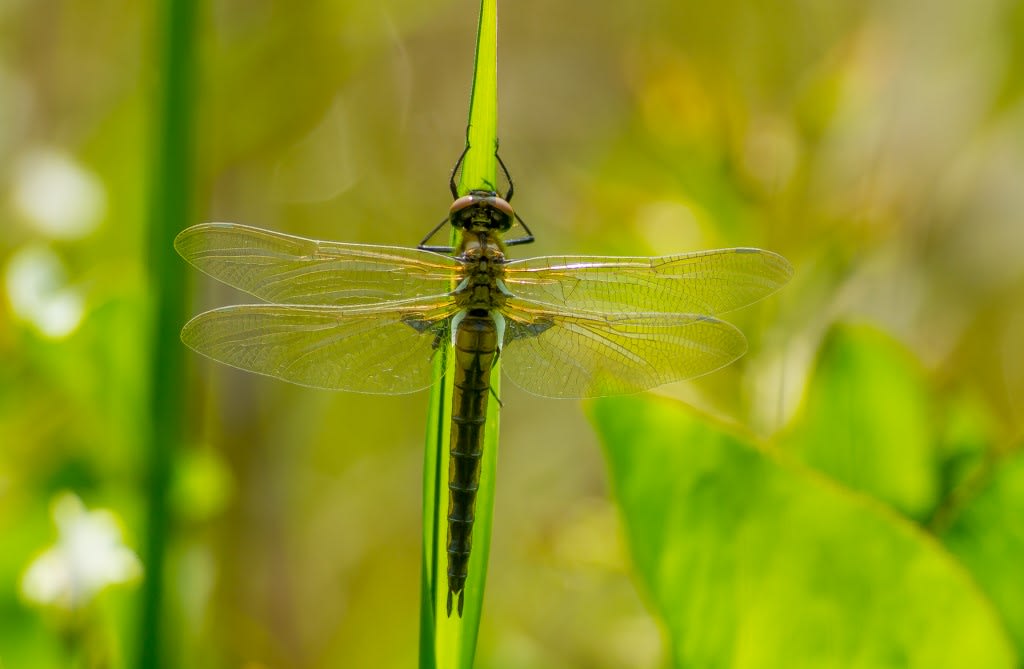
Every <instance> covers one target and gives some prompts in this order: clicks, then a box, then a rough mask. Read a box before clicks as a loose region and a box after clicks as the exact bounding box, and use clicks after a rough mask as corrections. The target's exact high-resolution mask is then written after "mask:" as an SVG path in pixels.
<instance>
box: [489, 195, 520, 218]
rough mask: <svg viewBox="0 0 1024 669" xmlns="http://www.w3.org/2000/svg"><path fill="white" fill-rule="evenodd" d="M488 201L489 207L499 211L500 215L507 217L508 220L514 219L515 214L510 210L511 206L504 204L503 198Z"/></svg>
mask: <svg viewBox="0 0 1024 669" xmlns="http://www.w3.org/2000/svg"><path fill="white" fill-rule="evenodd" d="M489 199H490V205H491V206H492V207H494V208H495V209H497V210H498V211H500V212H501V213H503V214H505V215H506V216H508V218H509V220H512V219H513V218H515V217H516V212H515V211H514V210H513V209H512V205H510V204H509V203H508V202H506V201H505V200H504V199H503V198H500V197H492V198H489Z"/></svg>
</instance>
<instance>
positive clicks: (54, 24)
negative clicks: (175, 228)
mask: <svg viewBox="0 0 1024 669" xmlns="http://www.w3.org/2000/svg"><path fill="white" fill-rule="evenodd" d="M476 9H477V8H476V3H473V2H465V1H463V0H459V1H451V0H446V1H432V0H431V1H425V2H424V1H418V2H413V1H411V0H379V1H378V2H372V3H371V2H359V1H355V0H312V1H309V2H303V3H286V2H281V1H278V0H215V1H213V2H208V3H201V7H200V12H199V17H198V18H199V25H198V35H199V37H198V39H197V41H196V43H195V44H194V48H195V50H196V57H197V62H198V68H199V69H198V76H199V83H198V86H197V91H196V94H195V99H194V101H193V105H192V108H193V110H194V113H195V118H196V124H197V125H196V129H197V137H196V144H195V147H194V149H195V153H196V160H197V164H196V179H195V183H194V193H193V195H194V197H195V200H196V202H197V203H198V207H197V208H198V211H196V214H195V219H194V220H189V221H182V222H181V224H182V226H184V225H186V224H191V223H196V222H200V221H205V220H229V221H236V222H244V223H247V224H250V225H257V226H262V227H267V228H272V229H275V230H281V231H287V232H293V233H296V234H302V235H305V236H310V237H319V238H327V239H338V240H345V241H352V242H364V243H378V244H399V245H413V244H415V243H416V242H417V241H418V240H419V239H420V238H421V237H422V235H423V234H424V233H425V232H426V231H427V230H428V229H429V228H430V227H431V226H432V225H434V224H435V223H436V222H437V221H438V220H440V218H441V217H443V216H444V214H445V212H446V211H447V206H448V200H449V195H448V193H447V187H446V185H447V178H448V174H449V170H450V169H451V166H452V164H453V162H454V160H455V158H456V157H457V156H458V154H459V152H460V150H461V148H462V142H463V137H464V130H465V114H466V109H467V105H468V91H469V85H470V76H471V68H472V62H471V59H472V53H473V39H474V37H475V25H476ZM162 29H163V26H161V25H159V21H158V20H157V14H156V12H155V9H154V7H153V6H152V5H151V4H150V3H142V2H130V1H127V0H100V1H99V2H85V1H84V0H37V1H34V2H29V1H28V0H0V220H2V225H0V269H2V274H0V278H2V292H3V299H2V300H0V356H2V359H3V360H4V361H5V364H3V365H2V366H0V536H2V537H3V547H4V549H3V550H2V551H0V663H3V664H4V666H9V667H44V666H72V662H77V663H79V665H80V666H87V667H92V666H104V667H105V666H112V667H121V666H130V665H131V658H132V657H134V656H135V655H136V651H137V649H136V648H135V644H136V639H137V638H139V635H140V632H139V630H138V629H136V627H137V625H136V621H137V620H138V610H139V601H138V599H139V593H140V592H141V589H140V588H139V587H138V582H139V578H145V577H147V576H152V575H142V576H140V574H139V573H137V570H135V569H133V568H132V565H133V564H134V563H133V562H132V560H131V559H130V557H128V556H127V555H126V554H125V552H124V551H125V550H131V551H134V552H135V553H139V552H141V548H142V543H143V537H144V536H145V527H144V522H145V503H146V495H147V477H146V463H145V454H146V444H145V441H146V438H147V437H146V435H147V434H148V432H147V430H148V426H147V421H148V418H147V416H148V414H147V409H146V406H147V400H148V396H149V392H150V376H149V375H150V371H149V362H148V361H149V359H150V357H149V356H150V351H149V350H148V346H149V341H150V328H151V324H152V320H151V318H152V313H153V308H154V305H153V304H152V297H151V296H152V294H153V289H152V288H153V277H151V276H150V275H149V271H148V270H149V268H148V266H147V263H146V260H145V259H146V253H145V240H146V238H147V235H148V231H147V229H146V220H147V218H146V207H147V200H146V198H147V196H148V193H149V192H150V187H151V185H150V183H149V179H150V178H151V174H152V172H151V170H150V166H151V165H152V163H153V152H154V150H155V147H156V139H155V136H154V135H155V133H156V128H154V109H155V102H154V100H155V97H156V95H157V93H158V91H159V90H160V86H161V81H160V77H159V70H158V69H157V66H156V57H157V48H156V45H158V44H159V43H160V41H161V30H162ZM1022 45H1024V3H1021V2H1019V1H1017V0H979V1H977V2H971V3H967V2H956V1H955V0H942V1H940V2H934V1H926V0H895V1H893V0H885V1H881V0H875V1H869V2H862V1H856V2H854V1H850V0H847V1H841V2H830V3H820V2H810V1H807V0H794V1H792V2H785V3H783V2H774V3H773V2H754V1H751V0H721V1H720V2H716V3H711V4H708V3H697V2H678V1H677V0H636V1H634V2H628V3H620V2H596V3H586V5H585V6H582V5H581V4H580V3H575V2H539V1H536V0H515V1H511V0H510V1H509V2H506V3H504V4H502V5H500V6H499V81H500V84H499V134H500V137H501V138H502V141H503V144H502V155H503V157H504V159H505V161H506V163H507V164H508V165H509V167H510V169H511V170H512V173H513V176H514V177H516V185H517V189H516V193H517V195H516V198H515V204H516V205H517V208H518V211H519V212H520V213H521V215H522V216H523V217H524V219H525V220H527V221H528V222H529V223H530V224H531V226H532V227H533V229H534V230H535V232H537V233H538V242H537V243H536V244H534V245H533V247H530V248H529V253H530V254H537V255H540V254H555V253H570V252H573V253H621V254H662V253H671V252H677V251H683V250H690V249H699V248H712V247H719V246H729V245H749V246H761V247H764V248H768V249H771V250H774V251H778V252H780V253H782V254H783V255H785V256H787V257H788V258H789V259H790V260H791V261H792V262H793V263H794V265H795V266H796V267H797V274H796V276H795V279H794V281H793V283H792V284H791V285H790V286H789V287H787V289H786V290H785V291H783V292H782V293H780V294H779V295H778V296H775V297H772V298H770V299H769V300H767V301H765V302H764V303H762V304H760V305H758V306H755V307H752V308H748V309H746V310H744V311H742V312H739V313H737V314H734V315H730V320H731V321H733V322H735V323H736V324H737V325H739V326H740V327H741V328H742V329H743V330H744V331H745V332H746V333H747V334H748V336H749V339H750V341H751V351H750V353H749V354H748V356H747V357H745V358H744V359H742V360H741V361H740V362H739V363H737V364H735V365H733V366H731V367H730V368H728V369H726V370H723V371H722V372H719V373H717V374H714V375H711V376H709V377H707V378H704V379H700V380H698V381H695V382H692V383H688V384H683V385H680V386H679V387H672V388H668V389H666V390H665V391H664V393H663V394H667V395H670V396H673V397H674V398H675V399H676V400H682V402H683V403H684V404H685V407H688V408H683V407H684V404H679V403H670V404H665V403H664V402H667V400H666V401H660V403H655V404H649V403H648V401H646V400H628V401H624V402H601V403H596V404H595V405H594V406H593V407H592V417H593V420H594V421H595V423H596V425H597V426H598V427H599V428H600V429H601V431H602V434H603V438H602V442H603V443H604V444H605V454H606V456H607V463H610V467H608V466H607V465H606V461H605V460H603V459H602V451H601V448H599V441H598V439H597V437H596V435H595V433H594V431H593V429H592V428H591V427H590V425H589V424H588V422H587V420H586V419H585V417H584V415H583V412H582V411H581V410H580V407H579V405H578V403H572V402H557V401H550V400H542V399H538V398H534V397H530V396H527V395H525V394H524V393H522V392H520V391H518V390H517V389H516V388H514V387H511V386H506V390H505V391H504V396H503V401H504V402H505V410H504V415H503V421H502V423H503V425H502V429H503V439H502V444H503V448H502V453H501V463H500V465H499V468H498V470H499V481H498V488H497V501H496V511H495V532H494V537H493V546H492V552H491V571H490V574H489V582H488V593H487V598H486V606H485V615H484V619H483V628H482V630H481V636H480V647H479V651H478V665H479V666H481V667H492V668H494V669H504V668H513V667H515V668H522V667H537V668H545V667H572V666H579V667H655V666H661V665H662V664H665V663H675V664H677V665H679V666H759V667H760V666H781V665H772V664H771V658H773V657H794V658H800V661H801V662H803V664H800V663H793V664H790V665H789V666H865V667H868V666H870V667H878V666H891V667H900V666H936V665H935V664H929V663H934V662H935V661H936V658H940V659H942V661H945V662H947V663H948V662H950V661H952V660H953V659H955V658H957V657H959V656H957V655H956V654H955V653H953V654H944V653H943V652H942V649H943V645H942V644H944V643H945V644H949V647H950V648H953V647H955V644H956V642H958V641H961V640H964V641H965V643H966V645H965V646H963V647H965V648H981V647H983V648H985V649H986V650H985V652H984V654H982V655H976V656H974V658H975V659H976V660H977V662H974V663H972V664H971V665H970V666H998V667H1009V666H1019V664H1018V663H1019V662H1020V659H1019V658H1020V657H1022V656H1024V577H1022V573H1024V572H1022V571H1021V570H1020V568H1019V564H1018V561H1019V556H1020V555H1021V554H1022V552H1024V521H1022V520H1021V519H1022V518H1024V460H1022V456H1021V448H1020V447H1021V443H1022V434H1021V424H1022V415H1024V414H1022V412H1024V346H1022V344H1021V342H1024V310H1022V309H1021V304H1022V302H1024V223H1022V221H1021V212H1024V188H1022V187H1021V174H1024V66H1022V63H1024V48H1022ZM167 253H172V250H171V249H170V248H168V249H167ZM190 276H191V277H192V279H191V280H192V281H193V282H194V285H195V293H194V294H195V301H194V302H195V303H194V307H195V310H196V311H198V310H199V309H200V308H205V307H209V306H213V305H219V304H225V303H229V302H231V301H241V300H242V299H244V298H242V297H241V296H239V295H237V294H234V293H232V292H231V291H230V290H229V289H226V288H224V287H222V286H218V285H214V284H213V283H212V282H210V281H206V280H204V279H202V278H200V277H198V276H195V273H190ZM186 359H187V360H188V361H189V364H190V368H189V374H190V376H189V385H188V387H187V388H186V389H184V392H186V394H187V398H188V411H187V413H186V414H185V415H182V416H181V421H182V423H183V424H184V425H185V432H186V434H187V435H188V439H187V441H186V443H184V444H182V445H181V447H180V448H179V449H178V450H177V451H176V452H175V454H174V471H173V477H172V487H171V502H172V516H173V522H172V527H171V541H170V544H169V548H168V569H167V575H166V579H167V580H166V582H167V588H168V599H167V602H166V606H165V618H166V621H165V622H166V624H165V634H166V639H167V643H166V644H165V645H166V648H167V652H168V658H167V663H168V666H180V667H204V668H205V667H211V668H219V667H245V668H246V669H257V668H260V667H295V668H299V667H303V668H304V667H334V666H366V667H392V666H393V667H404V666H409V664H410V662H411V661H412V658H414V657H415V656H416V643H417V641H416V635H417V630H418V622H417V619H416V612H417V611H418V597H419V586H418V578H419V564H418V562H419V550H420V531H419V522H420V508H419V506H420V501H419V500H420V496H419V495H420V493H419V488H420V481H421V463H422V451H421V449H422V440H423V430H424V419H425V408H426V395H425V394H419V395H413V396H407V397H392V398H387V397H368V396H360V395H350V394H331V393H326V392H318V391H313V390H307V389H302V388H298V387H292V386H288V385H286V384H282V383H279V382H276V381H273V380H269V379H264V378H258V377H254V376H248V375H245V374H243V373H240V372H235V371H233V370H229V369H225V368H221V367H216V366H212V365H210V364H208V363H206V362H205V361H201V360H199V359H197V358H196V357H194V356H191V355H190V356H188V357H187V358H186ZM651 407H654V408H651ZM659 425H661V426H664V430H661V431H658V430H655V429H654V427H653V426H659ZM634 426H636V427H635V428H634ZM157 427H158V428H159V426H157ZM659 439H661V440H662V441H659ZM663 441H664V443H670V444H672V445H673V446H672V447H671V448H667V449H666V448H661V446H662V445H663V443H662V442H663ZM655 456H661V457H664V458H666V460H664V463H665V466H664V467H662V468H659V467H650V466H648V467H646V468H645V467H644V466H641V465H643V464H644V462H649V460H650V458H652V457H655ZM645 459H646V460H645ZM670 462H671V466H669V463H670ZM680 463H682V464H680ZM669 472H675V473H676V474H678V476H677V477H676V478H674V479H673V478H666V473H669ZM695 472H696V473H695ZM701 472H703V474H700V473H701ZM698 474H700V475H698ZM701 476H703V477H704V478H701ZM708 486H710V488H709V487H708ZM610 491H611V492H613V493H614V494H613V495H610V494H609V493H610ZM66 493H72V494H73V496H68V495H67V494H66ZM659 494H660V495H661V497H658V495H659ZM694 495H697V497H694ZM75 496H77V497H75ZM613 499H617V500H618V501H619V503H620V504H619V506H618V507H616V505H615V503H614V502H613V501H612V500H613ZM77 500H80V501H77ZM659 500H664V501H663V502H660V501H659ZM744 500H746V501H744ZM730 505H731V506H730ZM774 505H779V506H780V507H781V508H780V510H779V511H778V512H777V513H776V512H775V509H774ZM722 509H725V510H726V511H727V512H723V511H722ZM103 510H108V511H103ZM659 512H661V513H663V514H664V518H663V516H662V515H659ZM741 529H742V530H745V533H744V532H740V531H739V530H741ZM732 530H735V531H732ZM651 533H654V534H655V535H656V534H658V533H660V534H661V536H662V539H661V541H660V542H652V539H651V537H652V534H651ZM666 533H667V534H666ZM752 537H753V538H752ZM122 542H123V545H121V544H122ZM97 546H99V547H100V548H102V549H103V550H108V551H109V552H108V553H103V552H102V550H100V551H99V552H98V553H97V550H99V549H98V548H97ZM51 547H52V548H51ZM83 547H84V549H83ZM659 547H660V548H659ZM754 549H756V550H757V551H759V553H760V555H761V557H762V558H763V560H762V561H760V562H757V563H756V564H754V566H756V568H754V566H751V562H750V560H751V558H750V556H749V555H747V553H746V552H745V551H747V550H754ZM83 550H84V551H85V554H86V555H92V556H95V555H97V554H98V555H108V556H119V557H118V559H116V560H115V559H109V560H103V561H101V562H100V564H99V565H98V566H97V564H95V561H93V562H87V563H86V564H85V565H79V564H78V563H75V564H76V565H77V566H75V567H74V569H71V567H69V566H68V565H69V564H70V563H69V562H68V560H71V559H72V558H73V556H74V555H78V554H80V553H81V552H82V551H83ZM61 551H63V552H61ZM841 555H845V559H842V560H839V559H838V558H836V556H841ZM61 556H63V557H61ZM68 556H72V557H68ZM857 556H863V559H857ZM832 558H836V559H835V560H834V561H833V560H832ZM111 565H121V568H119V569H114V568H113V567H111ZM633 565H635V567H634V566H633ZM659 565H661V567H659ZM794 565H797V566H796V567H795V566H794ZM829 566H834V567H835V569H834V570H830V569H829V568H828V567H829ZM659 568H660V569H662V571H661V572H659V571H658V569H659ZM69 569H70V571H69ZM665 569H671V571H669V572H665V571H664V570H665ZM142 572H143V573H144V572H145V564H143V565H142ZM666 574H668V575H672V574H675V575H676V580H674V581H673V580H671V579H670V581H671V582H666V581H665V580H664V579H665V578H666ZM701 575H704V576H706V577H705V578H701ZM740 576H742V578H740ZM86 577H88V578H87V579H86V581H85V582H87V583H88V584H90V585H89V586H88V587H84V588H83V587H82V586H81V583H82V582H83V581H82V579H83V578H86ZM76 579H77V580H76ZM679 579H682V580H681V581H680V580H679ZM75 584H78V585H77V586H76V587H77V589H75V588H73V587H72V586H73V585H75ZM107 586H110V587H107ZM68 588H72V589H71V590H69V589H68ZM894 593H895V595H894ZM723 598H728V601H725V600H723ZM723 602H724V603H723ZM725 604H728V606H725ZM717 605H721V606H717ZM945 612H955V616H953V615H952V613H951V617H950V620H955V621H959V622H960V623H961V625H960V626H958V627H955V628H952V629H951V631H950V633H949V634H946V635H942V634H938V635H937V634H934V633H931V634H929V633H927V632H928V630H930V629H932V627H931V626H930V625H929V624H927V623H928V622H929V621H932V620H934V618H931V617H928V616H940V617H941V615H942V614H943V613H945ZM652 614H653V615H652ZM766 621H767V622H766ZM922 621H924V622H922ZM769 622H770V623H771V624H769ZM947 624H948V621H947ZM858 625H860V626H859V627H858ZM851 626H852V628H853V631H851V630H850V629H848V628H849V627H851ZM938 629H947V628H946V627H939V628H938ZM801 630H810V631H812V632H813V634H807V635H802V634H800V631H801ZM833 632H834V633H835V638H834V639H832V640H830V637H828V635H829V634H830V633H833ZM855 632H856V633H855ZM958 634H959V636H958ZM811 636H813V638H814V639H815V640H816V642H817V645H816V646H814V647H809V645H808V643H807V642H806V639H807V638H809V637H811ZM801 639H803V640H804V641H803V642H801ZM894 639H895V641H894ZM909 647H915V648H917V649H918V650H917V651H915V652H913V653H910V654H901V653H903V651H904V650H905V649H906V648H909ZM950 666H956V665H955V664H953V665H950ZM959 666H967V665H965V664H961V665H959Z"/></svg>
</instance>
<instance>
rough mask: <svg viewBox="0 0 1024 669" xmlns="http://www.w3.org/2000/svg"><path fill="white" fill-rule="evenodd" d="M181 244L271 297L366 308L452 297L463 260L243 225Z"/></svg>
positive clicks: (188, 256) (206, 228)
mask: <svg viewBox="0 0 1024 669" xmlns="http://www.w3.org/2000/svg"><path fill="white" fill-rule="evenodd" d="M174 248H175V249H177V250H178V253H179V254H181V257H183V258H184V259H185V260H187V261H188V262H190V263H191V264H193V265H195V267H196V268H197V269H199V270H201V271H203V272H205V273H206V274H209V275H210V276H212V277H213V278H215V279H218V280H220V281H223V282H224V283H226V284H228V285H230V286H234V287H235V288H238V289H240V290H244V291H245V292H247V293H249V294H250V295H255V296H256V297H259V298H261V299H263V300H266V301H268V302H278V303H285V304H326V305H358V304H374V303H378V302H383V301H391V300H406V299H416V298H422V297H430V296H435V295H444V294H446V293H448V292H450V291H451V290H452V288H453V287H454V284H453V283H452V279H453V277H455V276H456V275H457V274H458V273H459V272H460V270H461V268H462V265H461V263H460V262H459V261H458V260H455V259H454V258H450V257H448V256H443V255H440V254H436V253H430V252H428V251H421V250H419V249H409V248H402V247H397V246H372V245H369V244H343V243H340V242H327V241H315V240H312V239H305V238H303V237H295V236H293V235H284V234H281V233H278V232H271V231H269V230H261V229H259V228H252V227H249V226H246V225H237V224H235V223H203V224H201V225H195V226H193V227H191V228H188V229H187V230H185V231H183V232H182V233H181V234H180V235H178V237H177V239H175V240H174Z"/></svg>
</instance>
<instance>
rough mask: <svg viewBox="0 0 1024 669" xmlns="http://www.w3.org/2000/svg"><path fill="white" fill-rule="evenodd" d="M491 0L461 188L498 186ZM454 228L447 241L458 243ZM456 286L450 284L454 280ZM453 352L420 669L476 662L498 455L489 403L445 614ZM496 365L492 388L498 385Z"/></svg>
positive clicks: (440, 422) (483, 18) (440, 365)
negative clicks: (462, 564)
mask: <svg viewBox="0 0 1024 669" xmlns="http://www.w3.org/2000/svg"><path fill="white" fill-rule="evenodd" d="M496 13H497V9H496V0H481V2H480V22H479V25H478V30H477V44H476V58H475V63H474V70H473V89H472V97H471V98H470V104H469V125H468V128H467V131H466V142H467V147H468V148H467V151H466V154H465V156H464V157H463V162H462V172H461V175H460V178H459V183H458V191H459V194H460V195H464V194H466V193H468V192H469V191H471V190H488V191H494V190H496V186H495V184H496V183H497V179H496V175H497V159H496V157H495V152H496V149H497V100H498V86H497V21H496ZM455 235H456V232H455V231H454V230H453V231H452V243H453V245H457V244H456V242H457V239H456V237H455ZM453 287H454V286H453ZM453 366H454V363H453V356H451V355H449V352H448V350H447V347H444V348H442V351H441V353H440V354H439V355H438V356H437V358H436V360H435V366H434V385H433V389H432V392H431V395H430V408H429V414H428V422H427V439H426V455H425V460H424V479H423V569H422V594H421V606H420V667H421V669H468V668H469V667H472V666H473V656H474V654H475V652H476V641H477V634H478V631H479V628H480V614H481V609H482V606H483V593H484V585H485V583H486V577H487V558H488V555H489V550H490V540H491V525H492V519H493V511H494V479H495V472H496V465H497V455H498V417H499V405H498V403H497V402H496V401H493V400H492V401H491V402H489V403H488V408H487V424H486V427H485V428H484V446H483V458H482V460H481V472H480V488H479V490H478V491H477V498H476V514H475V515H476V520H475V522H474V525H473V552H472V554H471V556H470V562H469V572H468V573H469V576H468V579H467V581H466V587H465V607H464V609H463V613H462V616H461V617H460V616H458V615H452V616H451V617H449V616H448V615H447V610H446V609H447V595H448V576H447V531H448V526H447V512H448V487H447V483H448V449H449V440H450V428H451V406H452V393H453V390H454V389H453V387H452V384H451V379H452V378H453V377H454V372H453ZM500 376H501V373H500V369H499V365H495V368H494V370H493V371H492V374H491V388H492V389H493V391H494V393H495V394H497V393H498V391H499V381H500Z"/></svg>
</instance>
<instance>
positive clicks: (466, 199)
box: [448, 195, 476, 218]
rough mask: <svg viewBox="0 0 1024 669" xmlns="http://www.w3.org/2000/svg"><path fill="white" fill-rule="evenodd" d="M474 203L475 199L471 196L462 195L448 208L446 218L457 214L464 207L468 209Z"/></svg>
mask: <svg viewBox="0 0 1024 669" xmlns="http://www.w3.org/2000/svg"><path fill="white" fill-rule="evenodd" d="M475 203H476V197H475V196H473V195H463V196H462V197H460V198H459V199H458V200H456V201H455V202H452V206H451V207H449V208H448V218H452V217H454V216H455V214H457V213H459V212H460V211H462V210H463V209H465V208H466V207H469V206H471V205H473V204H475Z"/></svg>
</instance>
